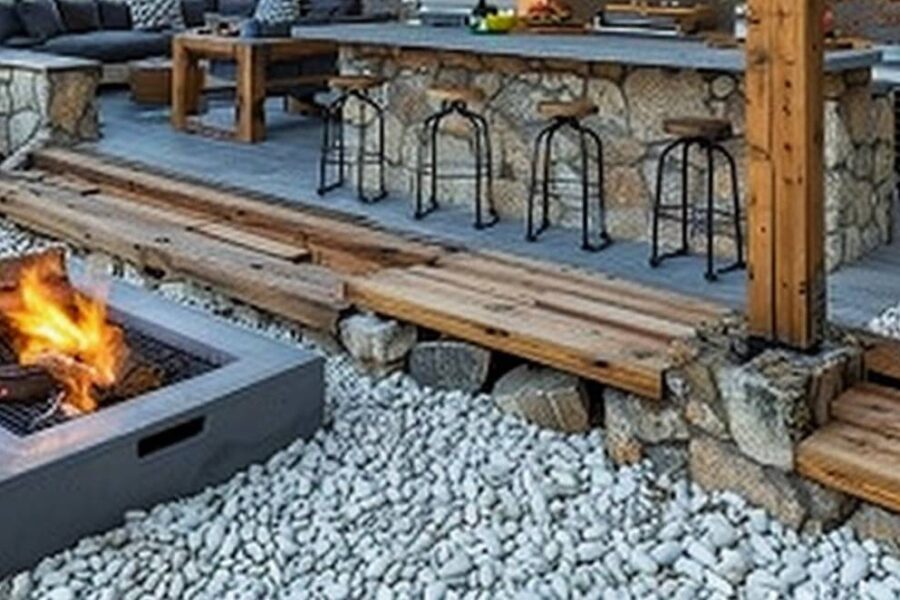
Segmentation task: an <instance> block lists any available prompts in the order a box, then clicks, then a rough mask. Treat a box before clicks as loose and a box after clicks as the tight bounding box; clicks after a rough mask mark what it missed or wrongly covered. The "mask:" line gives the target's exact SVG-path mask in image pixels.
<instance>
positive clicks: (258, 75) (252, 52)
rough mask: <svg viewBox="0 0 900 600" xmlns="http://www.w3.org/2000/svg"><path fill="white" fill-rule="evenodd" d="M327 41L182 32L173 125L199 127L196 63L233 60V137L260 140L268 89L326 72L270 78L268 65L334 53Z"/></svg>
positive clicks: (175, 51) (176, 46)
mask: <svg viewBox="0 0 900 600" xmlns="http://www.w3.org/2000/svg"><path fill="white" fill-rule="evenodd" d="M336 52H337V45H335V44H333V43H331V42H318V41H308V40H295V39H291V38H241V37H228V36H220V35H213V34H202V33H183V34H179V35H176V36H175V38H174V39H173V41H172V116H171V120H172V126H173V127H175V128H176V129H179V130H182V131H189V130H194V131H198V130H199V131H203V128H202V127H196V120H195V119H193V118H192V116H193V115H196V114H197V113H198V111H199V106H200V94H201V92H202V90H203V69H202V68H201V66H200V61H203V60H213V59H215V60H226V61H234V62H235V63H237V91H236V96H235V102H236V104H237V106H236V114H237V119H236V120H237V126H236V128H235V130H234V132H233V136H234V138H235V139H237V140H240V141H242V142H249V143H255V142H260V141H262V140H264V139H265V137H266V115H265V102H266V93H267V92H268V91H273V90H278V89H284V88H286V87H289V86H291V85H302V84H308V83H318V82H323V81H325V80H326V79H327V77H328V76H327V75H313V76H299V77H292V78H288V79H279V80H269V79H268V78H267V77H266V72H267V69H268V67H269V65H273V64H278V63H292V62H297V61H299V60H302V59H304V58H309V57H313V56H322V55H329V54H334V53H336Z"/></svg>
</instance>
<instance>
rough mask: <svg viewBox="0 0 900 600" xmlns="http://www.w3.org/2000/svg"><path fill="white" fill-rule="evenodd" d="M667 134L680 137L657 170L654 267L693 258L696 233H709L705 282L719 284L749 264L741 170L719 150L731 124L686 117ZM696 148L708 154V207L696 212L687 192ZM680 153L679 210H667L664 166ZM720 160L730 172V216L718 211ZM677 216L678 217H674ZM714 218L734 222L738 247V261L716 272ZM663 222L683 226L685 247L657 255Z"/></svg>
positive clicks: (674, 121) (670, 207) (672, 122)
mask: <svg viewBox="0 0 900 600" xmlns="http://www.w3.org/2000/svg"><path fill="white" fill-rule="evenodd" d="M663 129H664V130H665V132H666V133H669V134H671V135H675V136H678V137H677V139H676V140H674V141H673V142H672V143H670V144H669V145H668V146H666V147H665V148H664V149H663V151H662V154H661V155H660V157H659V166H658V168H657V173H656V197H655V200H654V203H653V230H652V250H651V254H650V266H651V267H658V266H659V265H660V264H661V263H662V261H664V260H666V259H668V258H673V257H676V256H685V255H687V254H688V253H689V252H690V243H689V238H690V235H691V233H693V231H695V230H696V229H703V230H704V231H705V233H706V273H705V277H706V279H707V280H708V281H715V280H716V279H718V276H719V275H720V274H722V273H726V272H729V271H734V270H737V269H743V268H744V267H745V266H746V263H745V261H744V237H743V233H742V231H741V203H740V195H739V192H738V176H737V165H736V164H735V161H734V158H733V157H732V156H731V154H730V153H729V152H728V150H726V149H725V148H724V147H723V146H722V145H721V142H722V141H724V140H726V139H728V138H730V137H731V136H732V131H731V123H730V122H729V121H727V120H725V119H714V118H702V117H686V118H677V119H667V120H666V121H664V123H663ZM693 146H697V147H698V148H700V149H701V150H702V151H703V152H705V153H706V206H705V207H703V208H698V207H696V206H695V205H693V204H692V203H691V202H690V201H689V198H688V196H689V195H690V194H689V191H688V159H689V158H690V150H691V148H692V147H693ZM679 147H681V151H682V157H681V202H680V203H678V204H664V203H663V198H662V196H663V178H664V175H665V166H666V160H667V159H668V158H669V155H670V154H672V153H673V152H674V151H675V150H677V149H678V148H679ZM716 154H719V155H721V156H723V157H724V158H725V160H726V161H727V162H728V166H729V168H730V171H731V193H732V208H731V210H727V209H722V208H716V204H715V161H714V157H715V155H716ZM673 211H674V212H676V213H677V214H675V215H673V214H671V213H672V212H673ZM716 217H725V218H728V219H730V220H731V226H732V227H733V228H734V241H735V245H736V246H737V259H736V260H735V262H734V263H732V264H731V265H728V266H726V267H723V268H721V269H718V270H717V269H716V266H715V235H716V225H717V223H716ZM663 219H666V220H675V221H679V222H680V224H681V247H680V248H678V249H677V250H674V251H671V252H667V253H662V254H661V253H660V251H659V223H660V221H661V220H663Z"/></svg>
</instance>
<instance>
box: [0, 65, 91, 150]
mask: <svg viewBox="0 0 900 600" xmlns="http://www.w3.org/2000/svg"><path fill="white" fill-rule="evenodd" d="M100 74H101V69H100V64H99V63H97V62H95V61H92V60H82V59H75V58H67V57H61V56H54V55H51V54H42V53H37V52H19V51H3V52H0V156H2V157H3V158H4V159H6V158H9V157H10V156H12V155H14V154H16V153H17V152H19V151H21V150H23V149H26V148H29V147H30V146H31V145H32V144H33V143H34V142H35V141H36V140H45V141H52V142H54V143H60V144H73V143H77V142H80V141H85V140H95V139H97V138H98V137H99V121H98V109H97V87H98V85H99V82H100Z"/></svg>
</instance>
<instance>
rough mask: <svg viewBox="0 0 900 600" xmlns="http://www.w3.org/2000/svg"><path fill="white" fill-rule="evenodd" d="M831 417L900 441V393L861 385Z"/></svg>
mask: <svg viewBox="0 0 900 600" xmlns="http://www.w3.org/2000/svg"><path fill="white" fill-rule="evenodd" d="M831 416H832V417H833V418H834V419H835V420H837V421H841V422H843V423H849V424H850V425H855V426H857V427H862V428H865V429H870V430H872V431H876V432H879V433H885V434H889V435H892V436H897V437H900V391H897V390H891V389H888V388H884V387H881V386H878V385H872V384H865V383H863V384H860V385H857V386H855V387H853V388H851V389H849V390H847V391H846V392H844V393H843V394H842V395H841V397H840V398H838V399H837V400H836V401H835V402H834V403H833V404H832V406H831ZM898 468H900V466H898Z"/></svg>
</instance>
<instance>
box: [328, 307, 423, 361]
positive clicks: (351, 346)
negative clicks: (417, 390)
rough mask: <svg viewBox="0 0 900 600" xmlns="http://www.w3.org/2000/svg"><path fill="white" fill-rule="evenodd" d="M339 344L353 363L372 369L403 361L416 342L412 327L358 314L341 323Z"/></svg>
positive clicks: (374, 316) (415, 333)
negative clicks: (365, 365)
mask: <svg viewBox="0 0 900 600" xmlns="http://www.w3.org/2000/svg"><path fill="white" fill-rule="evenodd" d="M339 330H340V336H341V342H342V343H343V344H344V347H345V348H346V349H347V351H348V352H349V353H350V355H351V356H353V357H354V358H355V359H356V360H358V361H360V362H362V363H364V364H367V365H372V366H386V365H390V364H393V363H396V362H398V361H400V360H402V359H403V358H404V357H406V355H407V354H408V353H409V351H410V349H411V348H412V347H413V345H414V344H415V343H416V336H417V332H416V328H415V327H414V326H412V325H406V324H402V323H398V322H397V321H394V320H389V319H382V318H381V317H378V316H376V315H373V314H368V313H365V314H357V315H353V316H351V317H348V318H346V319H344V320H343V321H341V323H340V325H339Z"/></svg>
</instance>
